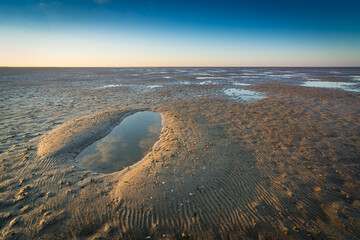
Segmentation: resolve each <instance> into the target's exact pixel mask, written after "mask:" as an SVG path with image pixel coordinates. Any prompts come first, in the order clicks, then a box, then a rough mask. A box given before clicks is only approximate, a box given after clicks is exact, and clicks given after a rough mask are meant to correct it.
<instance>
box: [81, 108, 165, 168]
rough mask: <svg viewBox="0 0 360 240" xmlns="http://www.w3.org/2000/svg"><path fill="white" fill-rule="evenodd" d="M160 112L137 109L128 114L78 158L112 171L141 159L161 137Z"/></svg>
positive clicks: (95, 166)
mask: <svg viewBox="0 0 360 240" xmlns="http://www.w3.org/2000/svg"><path fill="white" fill-rule="evenodd" d="M160 132H161V115H160V114H158V113H155V112H150V111H145V112H137V113H135V114H132V115H130V116H128V117H126V118H125V119H124V120H123V121H122V122H121V123H120V124H119V125H118V126H116V127H115V128H114V129H113V130H112V132H111V133H110V134H109V135H107V136H106V137H104V138H102V139H100V140H99V141H97V142H95V143H93V144H92V145H90V146H89V147H87V148H86V149H85V150H84V151H82V152H81V153H80V154H79V155H78V156H77V160H78V161H79V162H80V163H81V165H82V166H83V167H84V168H87V169H90V170H93V171H97V172H102V173H111V172H116V171H119V170H122V169H123V168H125V167H128V166H131V165H132V164H134V163H136V162H137V161H139V160H141V159H142V158H143V157H144V156H145V155H146V154H147V152H148V151H149V149H150V148H151V147H152V146H153V145H154V143H155V142H156V141H157V140H158V139H159V135H160Z"/></svg>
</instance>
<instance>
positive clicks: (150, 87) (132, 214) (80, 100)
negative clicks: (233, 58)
mask: <svg viewBox="0 0 360 240" xmlns="http://www.w3.org/2000/svg"><path fill="white" fill-rule="evenodd" d="M359 77H360V69H356V68H352V69H349V68H348V69H333V68H332V69H285V68H281V69H270V68H264V69H249V68H245V69H241V68H240V69H237V68H224V69H221V68H220V69H219V68H209V69H201V68H155V69H144V68H140V69H6V68H4V69H0V79H1V81H0V83H1V87H0V91H1V102H0V104H1V106H0V111H1V114H0V117H1V132H0V133H1V149H0V151H1V153H0V154H1V156H0V172H1V174H0V190H1V191H0V238H1V239H24V238H25V239H33V238H36V239H63V238H84V239H94V238H97V237H103V238H107V239H114V238H115V239H116V238H119V239H145V238H148V237H150V239H159V238H164V239H179V238H180V239H181V238H184V239H232V238H233V239H238V238H242V239H265V238H269V239H304V238H314V239H358V238H359V237H360V176H359V172H360V163H359V162H360V157H359V156H360V94H359V93H358V91H357V90H358V89H360V86H359ZM307 81H316V82H319V81H324V82H335V83H334V84H332V85H331V88H326V87H324V86H321V87H313V86H309V85H308V84H307V85H306V86H305V85H304V83H305V82H307ZM338 82H344V83H353V84H336V83H338ZM313 85H314V84H313ZM334 86H335V87H334ZM338 86H339V87H338ZM341 86H346V88H345V89H344V88H341ZM227 89H237V90H236V91H235V90H231V92H232V93H233V92H235V93H239V92H244V91H243V90H247V91H245V92H246V93H247V94H248V93H249V92H257V95H256V96H263V97H262V98H256V99H248V100H246V101H245V100H244V99H243V98H241V96H240V95H239V96H236V94H231V95H230V96H229V95H227V94H225V93H226V90H227ZM349 89H351V90H349ZM139 110H151V111H155V112H158V113H160V114H161V115H162V118H163V123H162V124H163V129H162V133H161V135H160V140H159V141H158V142H157V143H156V144H155V145H154V146H153V148H152V149H151V150H150V152H149V153H148V155H147V156H146V157H145V158H144V159H142V160H141V161H139V162H137V163H136V164H135V165H132V166H130V167H128V168H125V169H124V170H122V171H119V172H115V173H111V174H100V173H96V172H93V171H90V170H87V169H83V168H82V167H81V166H80V165H79V163H78V162H76V160H75V158H76V155H77V154H78V153H79V152H81V150H83V149H84V148H86V147H87V146H88V145H90V144H91V143H93V142H94V141H96V140H98V139H100V138H102V137H104V136H105V135H106V134H108V133H109V132H110V131H111V129H112V128H113V127H115V126H116V125H117V124H119V122H121V121H122V119H124V117H126V116H128V115H129V114H131V113H133V112H136V111H139Z"/></svg>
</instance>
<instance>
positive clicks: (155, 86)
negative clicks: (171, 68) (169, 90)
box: [148, 85, 162, 89]
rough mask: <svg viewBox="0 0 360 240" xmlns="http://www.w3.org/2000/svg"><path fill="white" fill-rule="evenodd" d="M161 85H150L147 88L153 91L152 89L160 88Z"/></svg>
mask: <svg viewBox="0 0 360 240" xmlns="http://www.w3.org/2000/svg"><path fill="white" fill-rule="evenodd" d="M161 87H162V86H161V85H150V86H148V88H150V89H153V88H161Z"/></svg>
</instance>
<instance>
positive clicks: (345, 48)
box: [0, 1, 360, 67]
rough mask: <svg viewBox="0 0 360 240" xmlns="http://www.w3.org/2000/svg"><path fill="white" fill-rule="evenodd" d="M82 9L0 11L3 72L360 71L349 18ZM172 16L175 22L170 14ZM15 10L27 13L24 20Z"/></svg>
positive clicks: (357, 35) (103, 5) (50, 5)
mask: <svg viewBox="0 0 360 240" xmlns="http://www.w3.org/2000/svg"><path fill="white" fill-rule="evenodd" d="M197 4H198V5H200V3H197ZM242 4H243V5H244V6H245V7H248V8H252V7H254V6H247V5H246V3H242ZM279 4H281V3H279ZM9 5H11V4H9ZM185 5H186V4H185ZM185 5H184V6H181V8H184V7H186V6H185ZM250 5H251V4H250ZM244 6H243V7H244ZM81 7H82V6H81V4H73V5H72V3H71V2H69V1H59V2H57V4H55V3H54V2H51V1H48V2H47V1H43V2H42V3H41V4H38V3H36V2H34V4H33V6H32V7H29V5H21V4H18V5H16V4H13V5H11V7H10V6H9V7H8V8H9V9H10V10H8V11H6V10H7V9H6V5H2V6H1V5H0V15H3V19H1V17H0V20H3V21H2V23H0V36H1V38H0V52H1V55H0V66H9V67H16V66H22V67H143V66H154V67H157V66H169V67H171V66H230V67H231V66H360V44H359V42H360V32H359V26H358V25H356V22H357V21H359V17H356V18H355V19H354V16H352V15H351V17H348V18H349V19H345V20H346V21H350V20H351V21H352V23H353V25H352V27H349V26H348V25H347V26H346V28H345V27H343V26H341V22H340V19H339V24H337V23H338V22H337V21H336V20H334V19H333V20H331V21H330V22H326V25H325V23H323V22H322V21H320V20H317V18H315V16H313V18H314V22H306V24H308V25H306V24H303V23H302V22H301V20H302V19H301V17H299V16H298V17H297V18H294V17H292V16H291V15H289V14H288V13H285V11H289V9H287V8H289V7H290V6H286V5H285V7H283V8H284V9H282V10H283V12H281V11H280V12H281V13H282V14H283V15H284V16H283V17H284V18H286V17H288V22H289V23H288V22H286V21H284V22H281V21H279V19H276V18H275V17H274V16H272V15H269V16H267V15H266V13H263V15H265V16H263V17H264V19H263V21H259V20H258V19H257V17H258V15H259V16H260V13H261V11H263V9H260V10H259V11H260V13H259V14H257V13H254V14H253V15H254V16H252V15H251V14H250V15H249V14H248V15H245V16H243V15H244V14H243V15H241V16H240V15H237V13H236V12H234V11H233V10H232V9H231V4H228V5H224V6H221V8H223V9H220V10H222V11H220V10H219V13H218V14H219V16H217V17H223V18H222V19H221V18H219V19H218V18H214V17H212V14H213V15H214V14H215V13H217V12H216V11H217V9H216V8H215V6H212V7H211V6H210V7H209V8H208V9H207V8H204V9H203V12H201V14H202V15H203V16H197V15H196V14H195V13H196V12H195V13H194V12H193V11H191V10H183V11H188V12H180V11H178V12H177V10H176V9H175V8H171V7H174V6H163V5H161V6H158V8H159V9H160V10H158V11H154V10H152V9H151V8H149V9H147V8H144V9H143V8H139V9H137V8H136V7H134V6H132V5H128V6H124V7H128V8H129V11H130V10H131V11H138V12H137V13H136V14H135V13H133V14H129V13H128V12H126V13H123V12H121V11H122V8H121V7H120V6H119V5H118V4H117V3H115V2H111V1H107V2H98V3H96V2H91V1H89V2H87V3H86V4H85V3H84V8H83V9H82V8H81ZM233 7H234V8H240V7H242V5H241V4H240V5H239V4H235V5H234V6H233ZM168 8H169V9H168ZM73 9H75V10H74V13H73V12H72V11H73ZM170 9H172V11H174V16H175V17H173V16H172V15H171V17H170V15H169V14H168V13H167V12H166V11H168V10H170ZM16 10H19V11H20V12H21V11H27V10H28V11H29V12H30V13H27V14H25V16H23V17H21V18H20V17H18V16H19V15H16V14H15V12H16ZM340 10H342V11H344V12H341V14H339V15H341V16H343V15H344V16H347V15H346V14H347V13H346V11H345V10H347V9H340ZM340 10H339V11H340ZM11 11H14V13H11ZM224 11H225V12H224ZM2 13H3V14H2ZM76 14H77V15H76ZM91 14H93V15H94V17H93V18H91V19H93V20H92V21H91V22H90V21H88V20H87V18H88V17H89V16H90V15H91ZM322 14H323V15H324V16H325V17H328V16H327V13H325V12H324V13H322ZM183 15H184V16H183ZM261 16H262V15H261ZM309 16H311V14H310V15H309ZM5 18H6V19H5ZM84 19H86V21H85V20H84ZM246 20H247V21H248V22H246ZM315 20H317V21H318V22H315ZM325 20H326V19H325ZM345 20H344V19H342V20H341V21H345ZM299 22H301V24H299ZM72 23H74V24H72ZM345 23H346V22H345ZM345 23H342V24H345ZM331 24H332V25H331ZM313 25H314V26H318V28H316V27H313Z"/></svg>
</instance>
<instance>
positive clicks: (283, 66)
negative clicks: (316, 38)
mask: <svg viewBox="0 0 360 240" xmlns="http://www.w3.org/2000/svg"><path fill="white" fill-rule="evenodd" d="M0 68H360V65H358V66H285V65H282V66H96V67H95V66H0Z"/></svg>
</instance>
